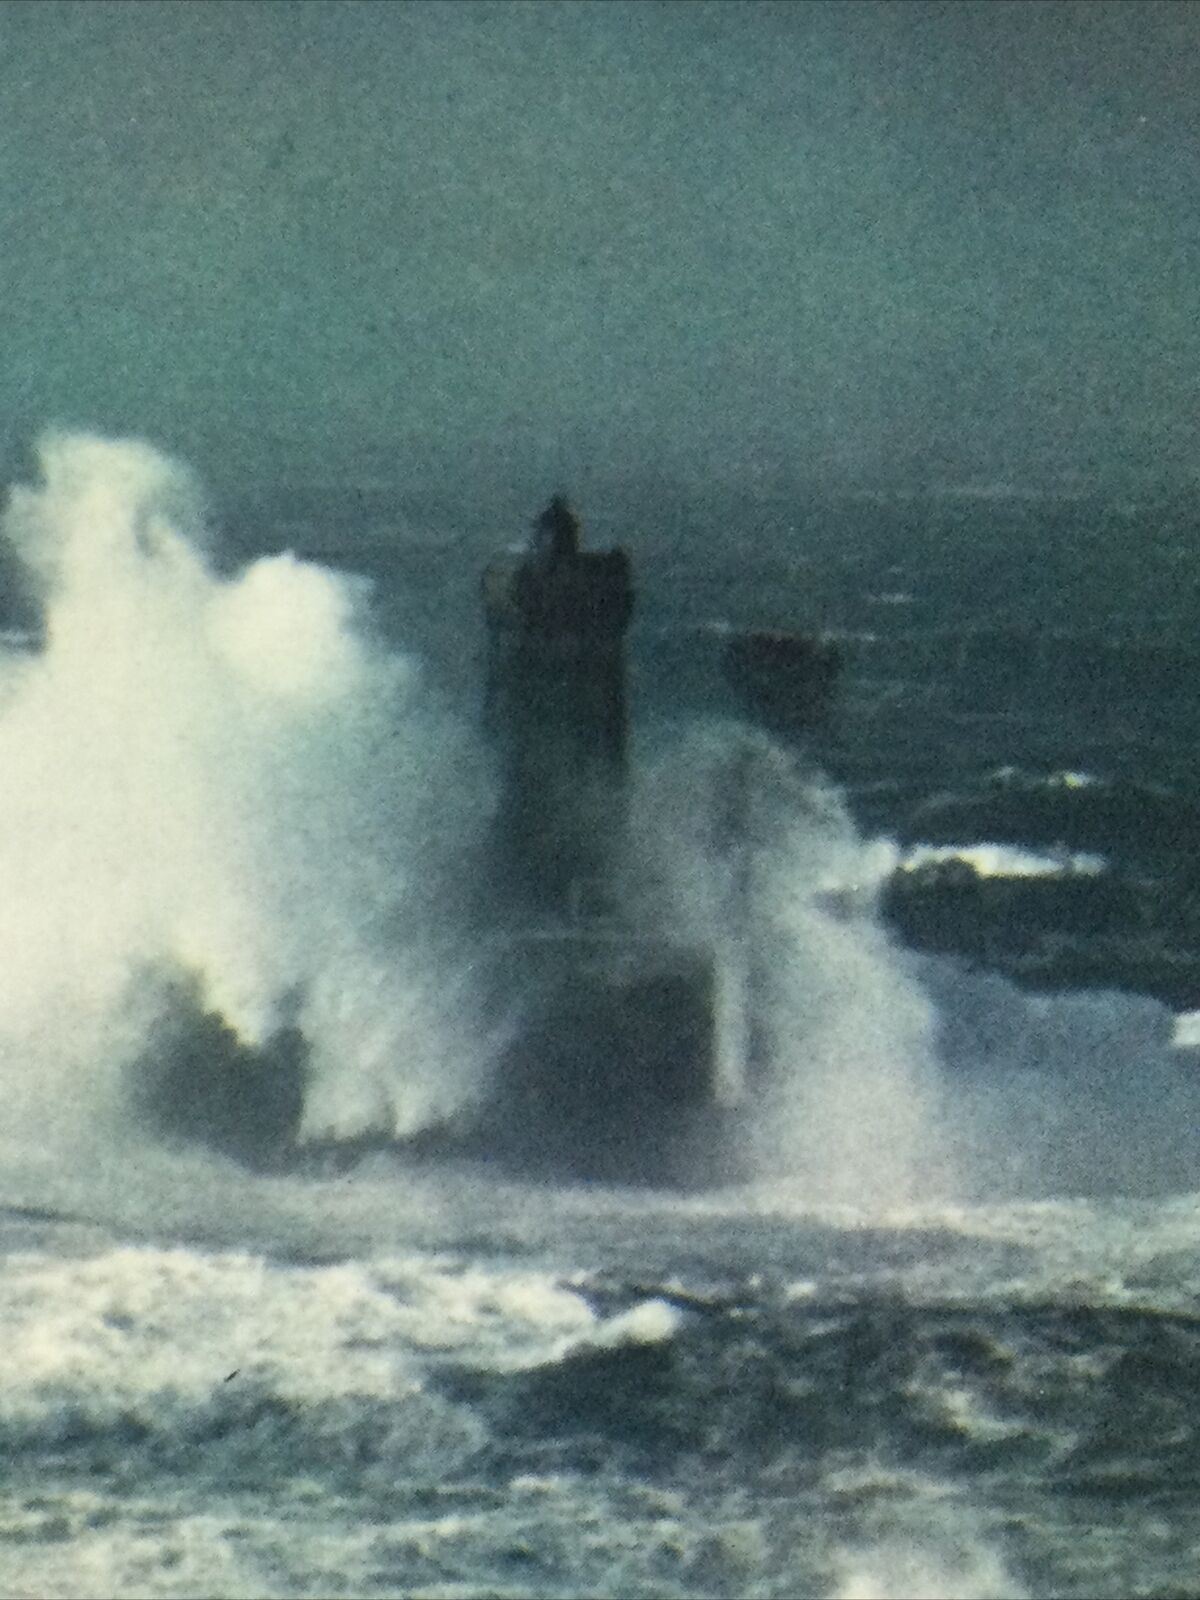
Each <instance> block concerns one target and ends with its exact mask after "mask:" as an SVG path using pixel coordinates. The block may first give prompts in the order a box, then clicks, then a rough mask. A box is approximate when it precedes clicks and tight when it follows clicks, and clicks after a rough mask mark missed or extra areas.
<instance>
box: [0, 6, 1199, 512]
mask: <svg viewBox="0 0 1200 1600" xmlns="http://www.w3.org/2000/svg"><path fill="white" fill-rule="evenodd" d="M1198 43H1200V9H1198V8H1197V7H1196V6H1195V5H1193V4H1191V3H1189V0H1179V3H1168V4H1165V5H1159V4H1154V3H1139V4H1115V5H1114V4H1107V3H1105V0H1084V3H1081V4H1059V3H1056V0H1038V3H1019V0H1018V3H1016V4H1010V3H1007V0H995V3H990V4H986V3H985V4H982V5H977V4H972V3H968V0H958V3H950V4H925V3H919V0H907V3H900V4H888V3H885V4H856V3H853V0H840V3H836V4H833V5H824V4H811V5H808V4H802V3H795V4H775V3H771V0H762V3H753V0H747V3H739V0H728V3H709V0H676V3H669V4H659V3H657V0H634V3H632V4H626V3H623V0H600V3H582V4H574V3H565V4H560V3H557V0H535V3H533V4H525V3H522V0H501V3H499V4H492V3H479V4H477V3H474V0H452V3H450V4H440V3H424V0H416V3H412V4H407V3H404V0H390V3H389V0H381V3H375V0H362V3H359V0H344V3H334V4H326V3H323V0H299V3H288V0H283V3H273V0H256V3H253V4H237V3H234V4H227V3H223V0H171V3H168V4H159V3H157V0H140V3H117V4H110V3H108V0H84V3H81V4H58V3H54V0H34V3H33V4H25V3H21V0H18V3H10V4H7V5H3V6H0V319H2V324H0V325H2V327H3V339H2V340H0V396H2V398H3V404H4V415H5V419H6V426H5V434H4V444H5V448H6V451H7V452H10V453H11V451H12V450H13V448H14V445H16V444H20V443H23V442H25V441H26V440H27V439H28V437H29V436H30V435H31V434H32V433H34V432H36V431H37V430H38V429H39V428H40V427H41V426H42V425H44V424H45V423H46V422H50V421H59V422H66V423H70V424H84V425H91V426H96V427H100V428H104V429H108V430H114V431H122V432H124V431H135V432H139V433H142V434H145V435H146V436H148V437H150V438H152V439H154V440H155V441H157V442H160V443H163V444H166V445H168V446H170V447H173V448H177V449H180V450H182V451H183V452H184V453H185V454H187V455H189V456H190V457H191V458H192V459H193V460H194V461H195V462H196V464H197V465H199V466H200V467H201V469H202V471H204V472H205V473H206V474H208V475H210V476H215V477H216V478H217V479H218V481H225V482H236V481H237V479H238V478H239V477H243V476H249V477H256V478H275V477H279V478H283V477H287V476H289V475H292V476H295V475H301V476H304V477H307V478H314V479H323V480H328V479H331V478H337V477H340V476H343V475H346V476H354V475H355V474H365V475H369V476H373V477H379V476H391V475H395V476H396V477H397V478H398V479H401V480H409V481H419V480H421V479H422V478H428V479H430V480H433V479H441V480H458V481H461V482H463V483H464V484H471V483H474V482H476V481H479V482H487V481H495V480H498V479H502V478H504V477H506V475H507V476H513V477H515V478H517V479H520V480H522V481H523V480H526V479H529V480H530V481H532V480H534V479H539V480H540V479H542V478H544V477H546V476H547V475H548V476H551V477H553V478H555V479H556V480H557V479H561V480H563V481H574V480H576V479H577V477H578V475H579V474H580V472H583V471H586V473H587V474H588V476H589V477H594V476H596V475H599V476H600V477H604V476H608V475H614V476H619V475H620V474H622V473H625V472H632V473H635V474H636V473H638V472H641V471H645V470H651V471H659V472H664V473H666V474H668V475H674V476H677V477H679V478H681V479H684V480H691V481H693V482H696V483H702V482H703V481H704V479H705V477H706V475H711V476H713V477H714V478H719V479H721V480H722V481H724V482H725V483H732V484H735V485H736V484H737V483H740V482H743V481H745V482H750V483H752V482H760V481H763V480H766V481H769V482H777V481H780V480H783V481H786V480H787V479H789V478H795V479H797V480H805V479H809V478H816V479H818V480H821V481H825V482H833V483H839V484H846V485H850V486H870V485H872V484H875V483H889V482H893V481H895V480H897V479H903V478H905V477H911V476H912V475H914V474H916V475H926V476H933V477H941V478H948V479H963V478H971V477H979V478H986V479H990V478H995V477H1005V478H1010V479H1013V478H1015V479H1022V478H1028V477H1033V478H1036V479H1038V480H1045V479H1047V478H1051V477H1053V476H1055V475H1056V474H1059V473H1066V474H1079V475H1082V476H1083V477H1084V478H1086V479H1089V480H1090V479H1092V478H1095V477H1100V478H1111V479H1113V480H1114V481H1119V480H1124V479H1125V478H1127V477H1129V476H1130V475H1132V476H1133V477H1135V478H1142V477H1152V478H1153V477H1163V478H1168V479H1179V478H1181V477H1184V478H1191V477H1194V476H1195V474H1196V468H1197V462H1198V461H1200V451H1198V446H1200V437H1198V433H1200V422H1198V409H1197V374H1198V372H1200V194H1198V192H1197V189H1198V185H1200V159H1198V156H1200V138H1198V136H1200V67H1198V58H1197V45H1198Z"/></svg>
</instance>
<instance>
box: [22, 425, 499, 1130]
mask: <svg viewBox="0 0 1200 1600" xmlns="http://www.w3.org/2000/svg"><path fill="white" fill-rule="evenodd" d="M38 459H39V463H40V469H41V476H40V480H39V481H38V482H36V483H33V484H30V485H25V486H21V487H18V488H16V489H15V490H14V491H13V493H12V495H11V498H10V501H9V504H8V507H7V511H6V515H5V519H4V532H5V534H6V536H7V538H8V539H9V540H10V541H11V543H12V545H13V546H14V548H15V549H16V551H17V552H18V554H19V556H20V558H21V560H22V563H23V565H24V568H25V570H26V572H27V573H28V575H29V578H30V581H31V583H32V584H33V585H34V586H35V588H36V590H37V591H38V595H39V598H40V600H41V603H42V606H43V608H44V648H43V649H42V650H41V651H40V653H36V654H32V655H23V656H10V657H7V658H5V660H4V661H3V664H2V668H0V694H2V702H0V704H2V709H0V774H2V778H0V882H3V884H4V888H5V893H4V896H3V899H2V901H0V963H2V966H3V971H4V973H5V983H4V990H3V997H2V999H0V1063H2V1065H0V1071H2V1072H3V1075H4V1080H5V1088H4V1092H5V1100H6V1125H7V1128H8V1136H9V1138H10V1139H13V1140H17V1141H20V1140H28V1139H30V1138H36V1139H37V1140H39V1141H42V1142H44V1141H45V1138H46V1135H47V1131H48V1130H50V1129H54V1130H57V1136H58V1137H66V1136H68V1134H70V1135H71V1136H73V1137H75V1138H82V1137H88V1136H90V1137H93V1138H101V1139H103V1138H107V1137H111V1136H113V1135H114V1134H115V1132H116V1130H117V1127H118V1125H119V1123H120V1121H121V1118H122V1113H123V1105H122V1097H121V1093H120V1081H119V1080H120V1076H121V1074H122V1073H123V1072H124V1070H125V1068H126V1065H127V1063H128V1062H129V1060H130V1059H131V1057H132V1056H133V1055H135V1054H136V1052H137V1050H138V1049H139V1048H140V1047H141V1046H142V1044H143V1043H144V1041H145V1039H146V1037H147V1034H148V1031H149V1029H150V1028H151V1027H152V1025H153V1023H154V1020H155V1018H156V1016H157V1014H158V1013H159V1011H160V1010H161V1007H162V1005H163V1003H164V995H165V994H167V993H168V992H169V989H170V984H171V982H172V981H173V980H174V979H175V978H176V977H177V976H178V975H179V974H187V975H188V977H189V979H190V981H191V982H192V984H193V985H194V986H195V988H196V989H197V991H198V993H199V995H200V996H201V999H202V1003H203V1005H204V1006H205V1007H207V1008H208V1009H209V1010H211V1011H213V1012H215V1013H217V1014H219V1016H220V1017H221V1018H222V1019H223V1020H224V1021H225V1022H226V1023H227V1024H228V1026H229V1027H230V1028H231V1029H232V1030H234V1032H235V1033H236V1034H237V1036H238V1037H239V1039H240V1040H242V1041H243V1042H244V1043H245V1044H247V1045H249V1046H258V1045H262V1044H264V1043H266V1042H268V1041H270V1040H271V1039H272V1038H273V1037H274V1036H275V1035H276V1034H277V1033H278V1031H279V1029H280V1028H281V1027H283V1026H284V1025H285V1023H289V1022H297V1023H298V1025H299V1026H300V1027H301V1028H302V1030H303V1032H304V1034H305V1035H306V1037H307V1039H308V1042H309V1047H310V1052H311V1059H312V1071H313V1083H314V1093H313V1095H312V1097H311V1105H310V1109H309V1114H308V1115H309V1120H308V1131H311V1132H316V1133H323V1132H326V1131H330V1130H333V1131H337V1132H347V1131H357V1128H358V1127H360V1126H362V1125H363V1124H364V1123H365V1122H366V1121H367V1120H369V1119H377V1120H378V1119H380V1118H384V1119H386V1121H387V1122H388V1123H389V1124H390V1125H391V1126H393V1127H395V1128H400V1129H406V1128H411V1127H413V1126H417V1125H420V1124H421V1123H422V1122H423V1121H424V1120H427V1119H429V1118H430V1117H432V1116H434V1115H436V1114H437V1113H438V1112H439V1111H440V1110H441V1109H442V1107H443V1106H445V1105H446V1104H447V1103H451V1104H452V1103H453V1102H454V1101H455V1100H456V1099H457V1098H459V1097H461V1096H465V1095H467V1094H469V1093H470V1092H471V1088H472V1073H473V1071H474V1070H475V1068H476V1066H477V1065H478V1060H477V1053H475V1054H473V1053H472V1046H471V1041H470V1039H469V1038H467V1037H464V1029H463V1027H462V1025H461V1024H460V1023H459V1022H457V1021H456V1019H455V1014H454V1005H453V1004H452V1002H454V1001H460V1000H461V998H462V997H461V995H455V994H454V982H453V972H454V965H453V958H452V955H451V954H450V953H449V952H448V951H447V950H446V948H445V940H444V939H442V944H441V945H440V946H439V945H438V941H439V938H441V936H442V935H443V934H445V932H446V930H445V929H444V928H442V927H441V925H440V924H439V913H438V905H439V895H440V885H441V883H442V881H443V879H444V878H445V876H446V874H447V873H449V872H450V870H451V862H452V859H453V854H454V852H455V850H457V849H458V848H460V846H461V842H462V840H464V839H467V840H469V839H470V838H471V836H472V830H473V828H474V827H475V826H476V825H477V823H478V820H479V814H480V810H481V801H482V798H483V796H484V794H485V792H486V785H485V784H484V783H483V782H482V779H481V777H480V775H479V774H478V773H476V772H475V770H474V767H473V763H474V760H475V757H474V755H473V752H472V746H471V743H470V741H469V740H468V739H467V738H466V736H465V735H464V734H463V732H462V731H461V730H460V729H459V728H458V727H457V726H456V725H455V724H454V722H453V721H452V720H451V719H449V718H448V717H447V716H446V715H445V714H443V713H440V712H439V711H438V710H437V708H436V707H434V706H432V705H431V703H430V700H429V697H428V696H427V695H426V694H425V692H424V689H423V685H422V682H421V677H420V673H419V672H418V670H417V667H416V664H415V663H414V662H413V661H411V660H409V659H407V658H405V657H402V656H397V655H394V654H390V653H388V652H387V651H386V650H385V649H383V647H382V646H381V645H380V643H379V642H378V641H377V640H376V639H375V638H374V637H373V635H372V631H371V628H370V625H369V617H368V610H367V601H368V598H369V596H368V593H367V590H366V587H365V586H364V585H363V584H362V583H361V582H360V581H356V580H352V579H349V578H346V577H344V576H341V575H335V574H334V573H332V572H329V571H326V570H324V569H322V568H320V567H317V566H314V565H311V564H308V563H305V562H303V561H299V560H297V559H296V558H295V557H294V556H291V555H280V556H273V557H268V558H264V559H262V560H258V561H255V562H253V563H252V564H251V565H249V566H248V567H246V568H245V569H244V570H243V571H241V572H239V573H236V574H235V575H233V576H231V577H226V576H222V575H221V574H220V573H219V572H218V571H217V569H216V564H215V562H214V560H213V558H212V553H211V552H212V545H213V540H212V536H211V533H210V531H209V528H208V526H207V524H206V522H205V519H204V515H203V507H202V500H201V497H200V495H199V493H198V491H197V489H196V486H195V484H194V482H193V480H192V479H191V477H190V476H189V474H188V473H187V472H186V471H185V470H184V469H182V468H181V467H179V466H178V465H177V464H176V463H174V462H172V461H170V460H168V459H167V458H166V457H164V456H162V455H161V454H159V453H158V452H157V451H155V450H154V449H152V448H151V447H150V446H148V445H145V444H141V443H137V442H129V441H111V440H105V439H100V438H95V437H91V436H87V435H67V436H54V437H50V438H47V439H46V440H44V441H43V442H42V445H41V447H40V449H39V452H38ZM468 773H469V777H468V776H465V774H468ZM435 946H436V947H438V958H437V961H436V962H435V961H434V960H433V958H432V955H431V952H432V950H433V949H434V947H435ZM447 971H449V973H450V979H449V981H448V982H447V979H446V973H447ZM52 1142H53V1141H52Z"/></svg>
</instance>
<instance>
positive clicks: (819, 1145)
mask: <svg viewBox="0 0 1200 1600" xmlns="http://www.w3.org/2000/svg"><path fill="white" fill-rule="evenodd" d="M637 811H638V823H637V828H636V833H637V838H638V844H637V854H638V871H637V874H636V881H637V882H638V883H639V884H641V885H642V888H641V890H640V893H641V895H642V898H643V904H642V907H641V913H642V914H650V905H651V900H650V896H657V897H660V898H661V904H662V906H663V907H665V908H666V914H667V915H669V916H671V917H674V918H675V919H676V921H677V923H678V924H679V925H680V926H682V927H683V928H685V929H687V930H688V931H689V932H690V933H691V935H692V936H693V937H695V938H696V939H698V940H700V941H703V942H707V943H709V944H710V945H711V946H712V948H713V949H714V950H715V951H716V953H717V958H718V964H719V967H720V969H721V980H722V981H721V989H722V993H723V1003H722V1008H723V1011H724V1013H725V1015H723V1017H722V1018H721V1031H722V1037H723V1049H724V1050H725V1051H726V1052H729V1053H732V1054H733V1055H734V1057H735V1058H736V1059H735V1060H733V1061H732V1062H729V1061H726V1062H725V1064H724V1070H723V1074H722V1075H723V1078H724V1081H725V1082H726V1084H727V1085H731V1086H733V1095H734V1098H740V1099H741V1102H742V1106H741V1112H742V1114H741V1116H740V1118H739V1122H740V1127H741V1138H742V1141H743V1143H744V1145H745V1146H746V1149H747V1151H748V1154H749V1157H750V1161H751V1165H752V1167H753V1169H754V1170H756V1171H757V1172H758V1173H760V1174H761V1175H762V1176H763V1177H764V1178H765V1179H769V1180H771V1181H774V1182H779V1181H785V1182H787V1183H789V1184H791V1185H794V1186H798V1187H799V1188H800V1189H801V1190H802V1191H803V1192H804V1193H805V1194H806V1195H807V1196H808V1198H809V1199H811V1201H812V1202H814V1203H842V1202H846V1203H852V1204H861V1205H867V1206H872V1207H879V1206H887V1205H892V1204H897V1203H901V1202H904V1201H908V1200H911V1199H914V1198H917V1197H925V1196H931V1195H933V1194H942V1193H945V1192H946V1191H947V1190H948V1189H949V1188H951V1187H952V1184H953V1179H952V1173H951V1167H950V1161H949V1156H948V1153H947V1142H946V1140H945V1137H944V1131H943V1126H942V1120H941V1107H940V1101H939V1092H940V1069H939V1062H938V1059H937V1051H936V1018H935V1015H934V1012H933V1008H932V1006H931V1005H930V1003H929V1001H928V999H927V998H926V995H925V993H924V991H923V989H922V988H921V986H920V984H919V983H918V982H917V980H916V979H915V977H914V976H913V973H912V970H911V968H910V964H909V962H908V960H907V958H906V956H905V954H904V953H903V952H902V951H901V950H900V949H899V948H898V947H897V946H896V945H895V944H894V943H893V942H892V940H891V939H890V937H889V936H888V934H887V932H886V930H885V928H884V927H883V925H882V922H881V920H880V918H879V915H878V909H877V895H878V891H879V888H880V884H881V881H882V880H881V874H880V871H879V862H878V859H877V857H878V854H879V852H878V848H877V846H876V845H875V844H872V843H869V842H867V841H864V840H863V839H862V838H861V836H860V835H859V834H858V832H857V831H856V829H855V827H854V824H853V822H852V820H851V818H850V816H849V814H848V812H847V811H846V809H845V806H844V804H843V802H842V800H841V798H840V796H839V795H838V794H837V792H836V791H835V790H834V789H833V788H831V787H830V785H829V784H828V783H827V782H825V781H824V780H823V779H822V778H820V776H819V775H817V774H815V773H813V772H808V771H805V770H804V769H803V768H802V766H801V765H800V764H798V763H797V761H796V760H795V759H794V758H793V757H792V756H790V755H788V754H787V753H785V752H784V751H782V750H780V749H779V748H778V747H776V746H774V745H773V744H771V742H770V741H769V740H767V739H766V738H765V737H762V736H760V735H756V734H752V733H750V732H749V731H748V730H746V729H745V728H742V727H737V726H728V725H712V726H708V727H704V728H699V729H693V730H691V731H689V732H686V733H684V734H682V735H680V736H679V737H678V738H677V739H676V740H674V741H673V742H672V744H671V746H670V748H669V749H667V750H666V751H665V753H663V754H661V755H659V756H658V757H657V758H652V757H649V756H647V757H645V758H644V767H643V778H642V786H641V793H640V797H639V803H638V807H637ZM648 864H650V866H652V870H650V869H649V867H648ZM647 886H649V887H647ZM659 914H662V913H661V912H660V913H659Z"/></svg>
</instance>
